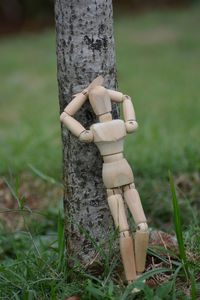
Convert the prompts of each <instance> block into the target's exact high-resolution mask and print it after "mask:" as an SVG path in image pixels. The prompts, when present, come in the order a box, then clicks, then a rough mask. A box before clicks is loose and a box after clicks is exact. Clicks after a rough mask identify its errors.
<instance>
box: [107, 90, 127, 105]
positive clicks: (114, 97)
mask: <svg viewBox="0 0 200 300" xmlns="http://www.w3.org/2000/svg"><path fill="white" fill-rule="evenodd" d="M107 92H108V94H109V96H110V99H111V101H112V102H117V103H120V102H122V101H123V94H122V93H120V92H117V91H114V90H109V89H107Z"/></svg>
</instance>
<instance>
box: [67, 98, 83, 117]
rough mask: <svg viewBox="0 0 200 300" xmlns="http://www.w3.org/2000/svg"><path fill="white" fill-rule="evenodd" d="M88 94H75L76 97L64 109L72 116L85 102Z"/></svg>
mask: <svg viewBox="0 0 200 300" xmlns="http://www.w3.org/2000/svg"><path fill="white" fill-rule="evenodd" d="M87 98H88V96H87V94H85V95H84V94H82V93H80V94H77V95H76V97H75V98H74V99H73V100H72V101H71V102H70V103H69V104H68V105H67V106H66V107H65V109H64V111H65V112H66V113H67V114H68V115H70V116H73V115H74V114H75V113H76V112H77V111H78V110H79V109H80V108H81V106H82V105H83V104H84V103H85V101H86V100H87Z"/></svg>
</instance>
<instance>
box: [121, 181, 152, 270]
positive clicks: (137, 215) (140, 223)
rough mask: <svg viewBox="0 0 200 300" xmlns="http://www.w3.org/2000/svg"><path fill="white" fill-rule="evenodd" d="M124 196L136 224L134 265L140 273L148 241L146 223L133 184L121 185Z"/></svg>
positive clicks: (143, 264) (143, 265)
mask: <svg viewBox="0 0 200 300" xmlns="http://www.w3.org/2000/svg"><path fill="white" fill-rule="evenodd" d="M123 191H124V198H125V200H126V203H127V205H128V208H129V209H130V212H131V214H132V216H133V219H134V222H135V224H136V225H137V229H136V234H135V243H134V244H135V265H136V273H137V274H141V273H142V272H144V269H145V262H146V253H147V247H148V241H149V233H148V225H147V221H146V217H145V215H144V211H143V208H142V204H141V200H140V196H139V194H138V191H137V190H136V189H135V185H134V184H133V183H132V184H129V185H126V186H124V187H123Z"/></svg>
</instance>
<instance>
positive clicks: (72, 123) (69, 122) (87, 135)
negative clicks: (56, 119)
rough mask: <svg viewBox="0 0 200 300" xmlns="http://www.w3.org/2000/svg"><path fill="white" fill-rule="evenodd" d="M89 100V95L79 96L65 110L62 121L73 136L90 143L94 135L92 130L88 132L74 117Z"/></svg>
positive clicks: (82, 94)
mask: <svg viewBox="0 0 200 300" xmlns="http://www.w3.org/2000/svg"><path fill="white" fill-rule="evenodd" d="M86 100H87V93H86V92H85V93H83V92H82V93H80V94H78V95H77V96H76V97H75V98H74V99H73V100H72V101H71V102H70V103H69V104H68V105H67V106H66V107H65V109H64V112H63V113H62V114H61V115H60V120H61V122H63V124H65V126H66V127H67V129H69V130H70V131H71V133H72V134H74V135H75V136H77V137H78V138H79V139H80V141H82V142H86V143H89V142H91V141H92V140H93V134H92V132H91V131H90V130H86V129H85V128H84V127H83V126H82V125H81V124H80V123H79V122H78V121H76V120H75V119H74V118H73V117H72V116H73V115H74V114H75V113H76V112H77V111H78V110H79V109H80V108H81V106H82V105H83V104H84V102H85V101H86Z"/></svg>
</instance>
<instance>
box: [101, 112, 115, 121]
mask: <svg viewBox="0 0 200 300" xmlns="http://www.w3.org/2000/svg"><path fill="white" fill-rule="evenodd" d="M109 121H112V115H111V113H106V114H103V115H100V116H99V122H100V123H104V122H109Z"/></svg>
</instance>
